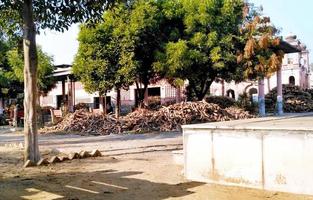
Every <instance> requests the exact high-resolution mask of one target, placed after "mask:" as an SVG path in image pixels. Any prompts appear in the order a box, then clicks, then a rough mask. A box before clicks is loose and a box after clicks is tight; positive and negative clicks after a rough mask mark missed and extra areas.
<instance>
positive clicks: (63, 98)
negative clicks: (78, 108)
mask: <svg viewBox="0 0 313 200" xmlns="http://www.w3.org/2000/svg"><path fill="white" fill-rule="evenodd" d="M62 100H63V102H62V103H63V105H64V104H65V103H66V97H65V80H62Z"/></svg>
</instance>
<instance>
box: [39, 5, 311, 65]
mask: <svg viewBox="0 0 313 200" xmlns="http://www.w3.org/2000/svg"><path fill="white" fill-rule="evenodd" d="M250 2H252V3H254V4H255V5H257V6H260V5H262V7H263V14H264V15H265V16H269V17H270V18H271V21H272V23H273V24H274V25H275V26H276V27H278V28H279V29H280V30H281V33H280V34H281V35H282V36H284V37H285V36H287V35H290V34H295V35H297V36H298V39H300V41H301V42H302V43H305V44H306V45H307V47H308V49H309V50H310V51H312V50H313V0H250ZM78 32H79V28H78V25H77V24H75V25H73V26H72V27H71V28H70V29H69V30H68V31H66V32H64V33H58V32H55V31H49V30H45V31H42V32H41V34H40V35H39V36H37V43H38V44H39V45H41V46H42V48H43V50H44V51H45V52H47V53H48V54H49V55H51V56H53V57H54V64H55V65H60V64H72V62H73V59H74V57H75V54H76V52H77V49H78V41H77V35H78ZM310 63H313V52H312V53H311V54H310Z"/></svg>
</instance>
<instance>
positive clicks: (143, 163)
mask: <svg viewBox="0 0 313 200" xmlns="http://www.w3.org/2000/svg"><path fill="white" fill-rule="evenodd" d="M175 148H176V147H175ZM172 150H173V148H170V147H166V146H163V147H161V146H159V147H155V148H153V147H151V146H150V147H148V148H139V149H138V150H137V151H134V149H132V150H129V151H128V150H127V151H124V153H122V155H119V154H111V155H108V156H104V157H98V158H88V159H83V160H73V161H66V162H64V163H58V164H54V165H50V166H44V167H34V168H27V169H23V168H22V164H23V163H22V152H21V150H19V149H14V148H4V147H0V191H1V192H0V199H1V200H14V199H32V200H36V199H45V200H53V199H67V200H78V199H79V200H85V199H113V200H115V199H139V200H140V199H142V200H161V199H192V200H194V199H201V200H202V199H208V200H246V199H247V200H261V199H268V200H309V199H311V200H313V197H309V196H302V195H294V194H287V193H279V192H269V191H262V190H255V189H247V188H240V187H227V186H220V185H213V184H204V183H197V182H188V181H186V180H185V179H184V177H183V175H182V169H183V168H182V166H180V165H176V164H174V162H173V159H172V154H171V151H172ZM112 151H113V150H112ZM113 152H114V151H113ZM108 154H109V153H108Z"/></svg>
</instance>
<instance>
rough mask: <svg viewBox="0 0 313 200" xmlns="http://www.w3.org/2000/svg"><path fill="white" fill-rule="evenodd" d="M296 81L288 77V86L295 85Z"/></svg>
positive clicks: (292, 77)
mask: <svg viewBox="0 0 313 200" xmlns="http://www.w3.org/2000/svg"><path fill="white" fill-rule="evenodd" d="M295 83H296V81H295V77H294V76H289V84H290V85H295Z"/></svg>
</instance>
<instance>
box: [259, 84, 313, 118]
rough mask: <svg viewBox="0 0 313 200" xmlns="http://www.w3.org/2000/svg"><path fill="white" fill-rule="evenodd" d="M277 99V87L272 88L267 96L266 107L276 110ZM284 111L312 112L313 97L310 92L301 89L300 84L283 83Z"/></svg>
mask: <svg viewBox="0 0 313 200" xmlns="http://www.w3.org/2000/svg"><path fill="white" fill-rule="evenodd" d="M276 99H277V88H274V89H273V90H271V92H270V93H268V94H267V95H266V96H265V103H266V109H267V110H269V111H273V112H274V111H275V110H276V109H275V108H276ZM283 101H284V104H283V106H284V112H290V113H296V112H312V111H313V99H312V95H311V94H310V92H308V91H305V90H302V89H300V87H299V86H293V85H283Z"/></svg>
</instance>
